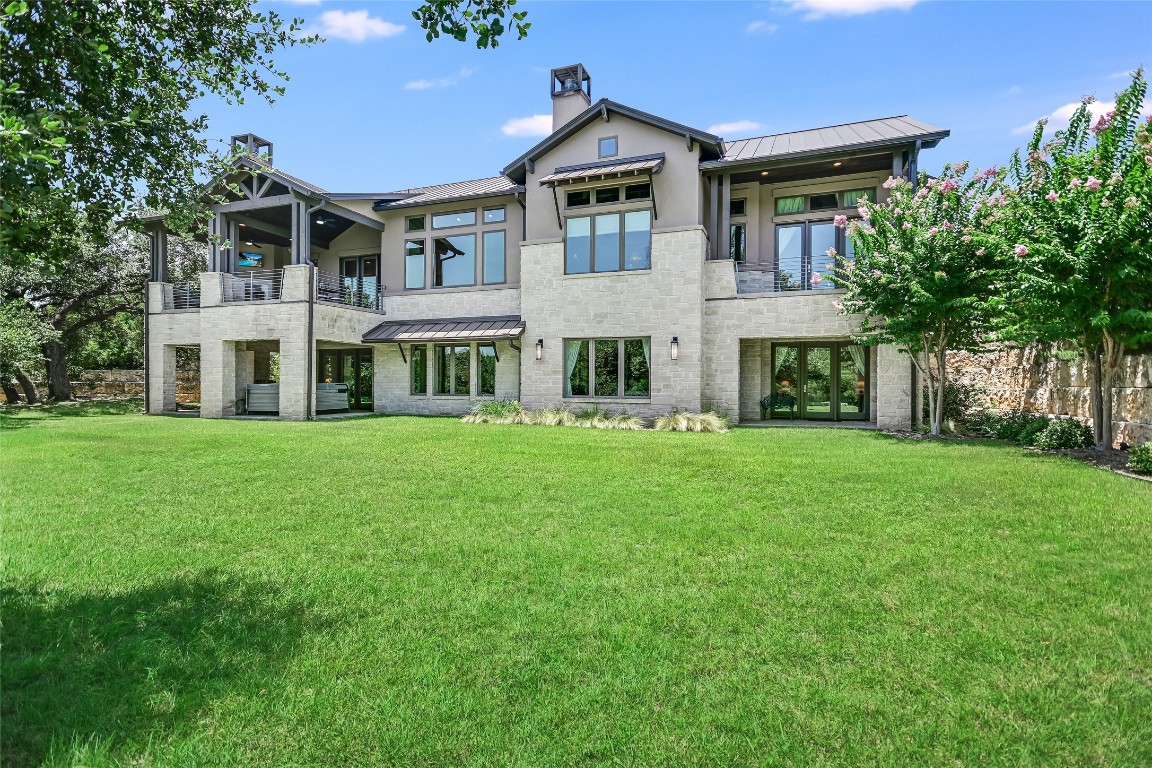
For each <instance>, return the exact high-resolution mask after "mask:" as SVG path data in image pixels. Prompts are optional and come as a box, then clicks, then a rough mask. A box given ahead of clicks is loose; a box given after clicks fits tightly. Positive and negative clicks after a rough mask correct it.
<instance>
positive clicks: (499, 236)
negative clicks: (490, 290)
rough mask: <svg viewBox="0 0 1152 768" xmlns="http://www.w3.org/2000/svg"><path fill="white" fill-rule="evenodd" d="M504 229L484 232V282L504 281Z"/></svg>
mask: <svg viewBox="0 0 1152 768" xmlns="http://www.w3.org/2000/svg"><path fill="white" fill-rule="evenodd" d="M504 280H505V275H504V230H502V229H501V230H497V231H495V232H485V233H484V283H485V284H491V283H503V282H504Z"/></svg>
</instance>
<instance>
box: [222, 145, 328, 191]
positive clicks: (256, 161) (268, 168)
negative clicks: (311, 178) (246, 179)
mask: <svg viewBox="0 0 1152 768" xmlns="http://www.w3.org/2000/svg"><path fill="white" fill-rule="evenodd" d="M245 165H247V166H251V167H252V168H255V169H257V170H258V171H259V172H260V175H261V176H268V177H270V178H273V179H276V181H279V182H281V183H283V184H284V185H285V186H287V187H288V188H289V189H295V190H297V191H299V192H303V193H305V194H310V195H319V196H321V197H327V196H328V191H327V190H325V189H322V188H320V187H318V186H316V185H315V184H310V183H308V182H307V181H304V180H303V179H298V178H296V177H295V176H292V175H290V174H287V173H285V172H284V171H282V170H280V169H279V168H276V167H275V166H273V165H272V164H271V163H269V162H268V161H267V160H265V159H263V158H261V157H257V156H255V155H241V156H240V158H239V159H238V160H237V161H236V166H237V168H239V167H241V166H245Z"/></svg>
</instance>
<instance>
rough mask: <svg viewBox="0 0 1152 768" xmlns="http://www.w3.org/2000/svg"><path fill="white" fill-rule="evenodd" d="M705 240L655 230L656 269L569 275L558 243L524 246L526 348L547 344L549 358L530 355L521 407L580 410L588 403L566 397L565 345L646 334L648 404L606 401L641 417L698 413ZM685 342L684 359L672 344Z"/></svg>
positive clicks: (696, 232) (693, 230) (691, 232)
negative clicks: (568, 341)
mask: <svg viewBox="0 0 1152 768" xmlns="http://www.w3.org/2000/svg"><path fill="white" fill-rule="evenodd" d="M705 242H706V240H705V235H704V230H703V228H701V227H687V228H684V229H673V230H659V229H658V230H654V231H653V234H652V269H650V270H637V271H635V272H605V273H600V274H589V275H565V274H564V244H563V242H561V241H559V240H554V241H545V242H537V243H527V244H525V246H524V255H523V271H524V288H522V291H521V292H522V315H523V317H524V322H525V325H526V332H525V334H524V344H525V349H529V348H530V347H532V345H534V344H535V343H536V340H537V339H543V340H544V355H543V359H541V360H536V359H535V354H534V352H533V353H530V354H527V355H525V360H524V364H523V375H522V392H521V395H522V398H521V399H522V401H523V402H524V404H525V405H526V406H527V407H529V408H542V407H547V406H554V405H559V404H561V403H563V404H565V405H567V406H569V407H571V408H576V409H579V408H582V407H584V406H585V404H587V403H588V402H590V401H588V400H587V399H583V398H570V399H565V398H564V397H563V392H564V351H563V350H564V344H563V342H564V339H565V338H570V339H575V338H620V337H636V336H640V337H643V336H648V337H650V338H651V342H652V353H651V366H650V384H651V386H650V389H651V397H650V398H647V399H643V400H640V399H605V400H601V401H599V402H600V403H601V404H603V405H606V406H608V407H614V408H624V409H627V410H628V411H629V412H630V413H634V414H636V415H641V416H655V415H658V414H662V413H667V412H669V411H671V410H673V409H680V410H692V411H696V410H699V409H700V391H701V361H702V357H703V346H702V345H703V341H704V340H703V334H702V330H703V329H702V318H701V308H702V280H703V274H702V273H703V264H704V249H705ZM673 336H676V337H677V338H678V340H679V359H678V360H676V361H673V360H671V359H670V357H671V347H670V345H671V340H672V337H673Z"/></svg>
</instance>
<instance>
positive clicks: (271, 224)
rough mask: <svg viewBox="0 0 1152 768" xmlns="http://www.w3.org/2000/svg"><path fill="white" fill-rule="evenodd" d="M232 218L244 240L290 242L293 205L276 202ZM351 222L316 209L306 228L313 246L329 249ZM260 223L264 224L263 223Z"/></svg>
mask: <svg viewBox="0 0 1152 768" xmlns="http://www.w3.org/2000/svg"><path fill="white" fill-rule="evenodd" d="M232 218H234V219H236V220H237V221H239V223H240V224H241V228H240V233H241V237H242V238H243V240H251V241H253V242H258V243H263V244H269V245H279V246H283V247H285V248H287V247H288V246H289V245H290V244H291V243H290V241H289V239H288V233H289V232H291V231H292V208H291V207H290V206H287V205H278V206H273V207H270V208H255V209H253V210H250V211H245V212H244V214H243V215H237V214H233V215H232ZM352 224H353V222H352V221H351V220H350V219H346V218H344V217H343V216H341V215H340V214H338V213H333V212H331V211H327V210H319V211H316V212H314V213H313V214H312V215H311V216H309V221H308V228H309V230H310V232H311V239H312V243H313V244H314V245H317V246H319V247H320V248H325V249H326V248H328V246H329V245H330V244H331V242H332V241H333V240H335V239H336V238H337V237H339V236H340V235H342V234H344V233H345V232H346V231H348V229H349V228H350V227H351V226H352ZM262 225H263V226H262Z"/></svg>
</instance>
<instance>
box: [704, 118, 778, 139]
mask: <svg viewBox="0 0 1152 768" xmlns="http://www.w3.org/2000/svg"><path fill="white" fill-rule="evenodd" d="M763 127H764V126H763V125H761V124H760V123H758V122H756V121H755V120H733V121H732V122H730V123H716V125H710V126H708V133H711V134H714V135H716V136H729V135H732V136H736V135H739V134H741V133H750V132H752V131H758V130H760V129H761V128H763Z"/></svg>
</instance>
